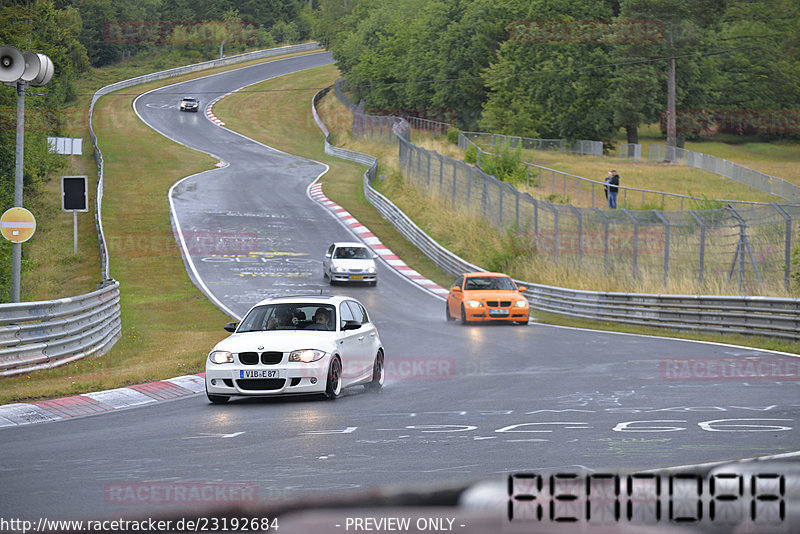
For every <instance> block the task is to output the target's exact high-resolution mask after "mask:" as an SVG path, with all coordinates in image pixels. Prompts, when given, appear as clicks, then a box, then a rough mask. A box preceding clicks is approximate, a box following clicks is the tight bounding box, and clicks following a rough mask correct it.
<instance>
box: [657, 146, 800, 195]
mask: <svg viewBox="0 0 800 534" xmlns="http://www.w3.org/2000/svg"><path fill="white" fill-rule="evenodd" d="M648 158H649V159H650V161H671V162H675V163H680V164H682V165H686V166H688V167H694V168H696V169H703V170H706V171H708V172H713V173H714V174H716V175H719V176H724V177H725V178H728V179H730V180H733V181H734V182H739V183H740V184H743V185H746V186H749V187H752V188H754V189H758V190H759V191H763V192H765V193H770V194H773V195H775V196H778V197H781V198H784V199H786V200H788V201H790V202H800V187H798V186H796V185H794V184H793V183H791V182H789V181H787V180H784V179H783V178H777V177H775V176H770V175H769V174H764V173H763V172H759V171H754V170H753V169H748V168H747V167H742V166H741V165H738V164H736V163H733V162H732V161H728V160H726V159H722V158H718V157H716V156H709V155H708V154H702V153H700V152H693V151H691V150H686V149H684V148H676V147H670V146H666V145H650V153H649V154H648Z"/></svg>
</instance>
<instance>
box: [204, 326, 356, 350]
mask: <svg viewBox="0 0 800 534" xmlns="http://www.w3.org/2000/svg"><path fill="white" fill-rule="evenodd" d="M340 335H341V333H340V332H326V331H321V330H268V331H263V332H243V333H236V334H232V335H231V336H230V337H228V338H226V339H223V340H222V341H220V342H219V343H217V345H216V346H215V347H214V350H227V351H229V352H234V353H237V352H266V351H276V352H291V351H293V350H299V349H319V350H324V351H325V352H331V351H332V350H333V349H334V347H335V341H336V339H337V337H338V336H340Z"/></svg>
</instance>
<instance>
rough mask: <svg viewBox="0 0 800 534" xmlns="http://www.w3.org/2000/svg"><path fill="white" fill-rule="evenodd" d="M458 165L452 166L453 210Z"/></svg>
mask: <svg viewBox="0 0 800 534" xmlns="http://www.w3.org/2000/svg"><path fill="white" fill-rule="evenodd" d="M457 178H458V165H453V199H452V200H453V204H452V205H453V209H455V208H456V184H457V183H458V180H457Z"/></svg>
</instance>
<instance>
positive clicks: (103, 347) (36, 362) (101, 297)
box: [0, 280, 122, 376]
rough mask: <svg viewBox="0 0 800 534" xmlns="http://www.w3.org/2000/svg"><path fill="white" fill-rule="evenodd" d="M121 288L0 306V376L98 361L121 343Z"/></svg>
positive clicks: (113, 285)
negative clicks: (90, 359)
mask: <svg viewBox="0 0 800 534" xmlns="http://www.w3.org/2000/svg"><path fill="white" fill-rule="evenodd" d="M121 332H122V324H121V320H120V307H119V282H116V281H113V280H111V281H109V283H108V284H107V285H106V286H105V287H103V288H102V289H99V290H97V291H94V292H92V293H87V294H85V295H79V296H77V297H69V298H63V299H57V300H48V301H38V302H22V303H18V304H4V305H3V306H0V376H13V375H19V374H23V373H29V372H31V371H36V370H38V369H49V368H52V367H57V366H59V365H64V364H65V363H69V362H71V361H74V360H78V359H80V358H84V357H86V356H90V355H93V356H101V355H103V354H104V353H105V352H106V351H107V350H108V349H110V348H111V347H112V346H113V345H114V343H116V341H117V340H118V339H119V338H120V335H121Z"/></svg>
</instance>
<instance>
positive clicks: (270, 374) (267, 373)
mask: <svg viewBox="0 0 800 534" xmlns="http://www.w3.org/2000/svg"><path fill="white" fill-rule="evenodd" d="M280 377H281V372H280V371H279V370H278V369H261V370H257V371H256V370H252V371H251V370H249V369H248V370H246V371H245V370H244V369H242V370H240V371H239V378H280Z"/></svg>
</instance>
